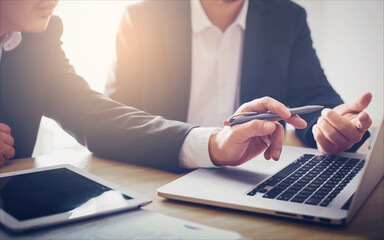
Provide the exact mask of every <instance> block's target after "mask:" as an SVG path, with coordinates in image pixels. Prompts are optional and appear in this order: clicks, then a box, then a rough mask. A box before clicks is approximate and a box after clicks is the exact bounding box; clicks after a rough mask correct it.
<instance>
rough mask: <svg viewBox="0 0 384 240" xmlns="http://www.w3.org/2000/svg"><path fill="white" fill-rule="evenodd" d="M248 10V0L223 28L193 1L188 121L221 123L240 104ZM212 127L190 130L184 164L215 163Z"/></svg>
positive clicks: (185, 147)
mask: <svg viewBox="0 0 384 240" xmlns="http://www.w3.org/2000/svg"><path fill="white" fill-rule="evenodd" d="M247 11H248V1H247V0H245V2H244V4H243V6H242V8H241V10H240V12H239V14H238V16H237V18H236V19H235V21H234V22H233V23H232V24H231V25H230V26H229V27H228V28H227V29H226V30H225V31H224V32H222V31H221V30H220V29H219V28H218V27H216V26H215V25H213V24H212V22H211V21H210V20H209V18H208V16H207V15H206V13H205V11H204V9H203V7H202V6H201V3H200V1H191V17H192V19H191V23H192V81H191V92H190V99H189V108H188V118H187V122H189V123H192V124H196V125H199V126H203V127H204V126H205V127H222V126H223V122H224V120H227V119H228V118H229V117H230V116H231V115H232V114H233V113H234V112H235V111H236V109H237V108H238V107H239V99H240V96H239V91H240V77H241V64H242V62H241V59H242V52H243V42H244V32H245V27H246V17H247ZM213 131H218V130H217V128H195V129H193V130H192V131H191V132H190V133H189V134H188V136H187V138H186V140H185V142H184V144H183V148H182V151H181V153H180V161H181V163H180V165H181V166H183V167H188V168H194V167H213V166H214V165H213V164H212V162H211V160H210V158H209V152H208V141H209V137H210V135H211V134H212V132H213ZM204 145H205V146H204ZM199 149H200V150H199ZM203 150H204V151H203Z"/></svg>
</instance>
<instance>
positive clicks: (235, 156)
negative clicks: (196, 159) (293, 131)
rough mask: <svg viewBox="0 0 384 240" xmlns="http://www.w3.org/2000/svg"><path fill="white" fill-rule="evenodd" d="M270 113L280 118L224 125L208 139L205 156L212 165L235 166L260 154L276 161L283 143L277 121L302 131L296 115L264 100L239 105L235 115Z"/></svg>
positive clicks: (275, 101)
mask: <svg viewBox="0 0 384 240" xmlns="http://www.w3.org/2000/svg"><path fill="white" fill-rule="evenodd" d="M268 111H270V112H272V113H276V114H278V115H279V116H280V117H281V118H279V119H272V120H252V121H250V122H246V123H243V124H239V125H235V126H232V127H229V126H225V127H224V128H223V129H222V130H221V131H219V132H218V133H215V134H212V135H211V137H210V139H209V154H210V157H211V161H212V163H213V164H215V165H216V166H223V165H230V166H237V165H240V164H243V163H245V162H247V161H248V160H250V159H252V158H254V157H255V156H257V155H259V154H260V153H262V152H263V151H265V152H264V157H265V158H266V159H268V160H269V159H271V158H272V159H274V160H278V159H279V158H280V153H281V149H282V145H283V141H284V128H283V126H282V125H281V124H280V123H278V122H277V121H278V120H280V119H282V120H284V121H285V122H287V123H290V124H292V125H293V126H294V127H296V128H305V127H306V126H307V123H306V122H305V121H304V120H303V119H301V118H300V117H299V116H297V115H295V116H291V113H290V112H289V110H288V108H287V107H286V106H284V104H282V103H280V102H278V101H277V100H274V99H272V98H270V97H264V98H260V99H256V100H253V101H251V102H248V103H245V104H243V105H242V106H241V107H240V108H239V109H238V110H237V111H236V113H241V112H258V113H265V112H268Z"/></svg>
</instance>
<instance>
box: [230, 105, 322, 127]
mask: <svg viewBox="0 0 384 240" xmlns="http://www.w3.org/2000/svg"><path fill="white" fill-rule="evenodd" d="M323 108H324V106H319V105H309V106H304V107H297V108H289V109H288V110H289V112H290V113H291V115H292V116H293V115H300V114H307V113H312V112H316V111H319V110H321V109H323ZM273 118H280V116H279V115H277V114H275V113H270V112H268V113H261V114H257V112H244V113H238V114H235V115H233V116H232V117H230V118H229V119H228V121H227V125H228V126H234V125H237V124H241V123H245V122H249V121H252V120H255V119H258V120H267V119H273Z"/></svg>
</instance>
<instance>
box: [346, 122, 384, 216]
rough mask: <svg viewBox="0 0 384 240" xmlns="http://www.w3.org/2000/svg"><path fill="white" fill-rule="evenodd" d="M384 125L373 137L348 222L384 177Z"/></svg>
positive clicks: (380, 126) (381, 125) (381, 124)
mask: <svg viewBox="0 0 384 240" xmlns="http://www.w3.org/2000/svg"><path fill="white" fill-rule="evenodd" d="M383 124H384V120H381V122H380V125H379V126H378V128H377V129H376V131H375V133H374V136H372V145H371V146H370V149H369V152H368V154H367V159H366V164H365V167H364V169H363V173H362V176H361V180H360V183H359V186H358V188H357V190H356V192H355V196H354V197H353V200H352V203H351V208H350V209H351V210H350V211H349V213H348V215H347V221H350V220H351V219H352V218H353V216H355V215H356V213H357V212H358V210H359V209H360V207H361V205H362V204H363V203H364V202H365V200H366V199H367V198H368V195H369V194H370V193H371V192H372V191H373V189H374V188H375V186H376V184H377V183H378V182H379V181H380V179H381V178H382V177H383V175H384V159H383V152H384V149H383V145H384V140H383V135H384V132H383Z"/></svg>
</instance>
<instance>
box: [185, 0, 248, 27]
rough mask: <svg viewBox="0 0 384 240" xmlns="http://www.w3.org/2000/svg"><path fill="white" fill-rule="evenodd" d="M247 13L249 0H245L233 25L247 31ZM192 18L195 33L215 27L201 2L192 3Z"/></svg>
mask: <svg viewBox="0 0 384 240" xmlns="http://www.w3.org/2000/svg"><path fill="white" fill-rule="evenodd" d="M247 12H248V0H245V1H244V4H243V6H242V7H241V10H240V12H239V14H238V15H237V17H236V19H235V21H234V22H233V23H232V24H231V25H234V24H237V25H239V26H240V27H241V28H243V30H245V26H246V21H247ZM191 16H192V31H193V33H198V32H200V31H202V30H204V29H205V28H209V27H212V26H213V24H212V22H211V21H210V20H209V18H208V16H207V14H206V13H205V11H204V9H203V7H202V6H201V3H200V1H199V0H197V1H193V0H192V1H191Z"/></svg>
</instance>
